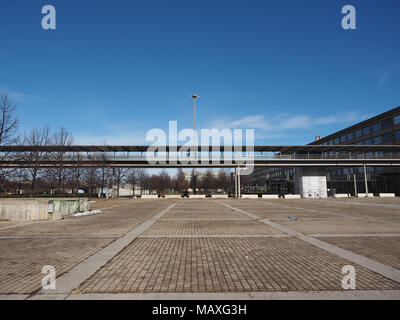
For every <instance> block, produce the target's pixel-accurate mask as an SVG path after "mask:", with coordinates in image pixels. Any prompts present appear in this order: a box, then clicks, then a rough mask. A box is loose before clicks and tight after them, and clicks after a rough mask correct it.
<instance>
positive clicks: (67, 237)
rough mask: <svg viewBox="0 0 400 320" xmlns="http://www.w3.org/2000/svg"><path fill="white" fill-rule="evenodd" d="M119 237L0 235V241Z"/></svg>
mask: <svg viewBox="0 0 400 320" xmlns="http://www.w3.org/2000/svg"><path fill="white" fill-rule="evenodd" d="M120 237H121V236H111V235H110V236H108V235H98V236H96V235H59V236H58V235H40V236H37V235H0V240H1V239H87V238H90V239H92V238H93V239H96V238H99V239H103V238H105V239H114V238H115V239H117V238H120Z"/></svg>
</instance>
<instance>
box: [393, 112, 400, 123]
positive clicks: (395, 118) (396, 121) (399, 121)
mask: <svg viewBox="0 0 400 320" xmlns="http://www.w3.org/2000/svg"><path fill="white" fill-rule="evenodd" d="M394 124H400V114H399V115H397V116H395V117H394Z"/></svg>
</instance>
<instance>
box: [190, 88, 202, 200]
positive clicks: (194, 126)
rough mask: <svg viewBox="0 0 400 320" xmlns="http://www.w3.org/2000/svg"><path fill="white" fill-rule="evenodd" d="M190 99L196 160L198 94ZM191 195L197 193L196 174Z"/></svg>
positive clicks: (195, 156)
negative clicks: (191, 101)
mask: <svg viewBox="0 0 400 320" xmlns="http://www.w3.org/2000/svg"><path fill="white" fill-rule="evenodd" d="M191 98H192V99H193V129H194V130H193V142H194V144H195V145H194V147H195V151H194V158H195V159H196V160H197V140H196V99H198V98H200V96H199V95H198V94H192V95H191ZM193 182H194V183H193V189H194V190H193V193H194V194H196V193H197V177H196V173H194V177H193Z"/></svg>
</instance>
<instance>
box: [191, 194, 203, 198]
mask: <svg viewBox="0 0 400 320" xmlns="http://www.w3.org/2000/svg"><path fill="white" fill-rule="evenodd" d="M205 198H206V195H205V194H189V199H205Z"/></svg>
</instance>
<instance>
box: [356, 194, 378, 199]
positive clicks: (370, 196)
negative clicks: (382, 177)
mask: <svg viewBox="0 0 400 320" xmlns="http://www.w3.org/2000/svg"><path fill="white" fill-rule="evenodd" d="M357 197H359V198H366V197H367V194H366V193H359V194H358V195H357ZM373 197H374V194H373V193H368V198H373Z"/></svg>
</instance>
